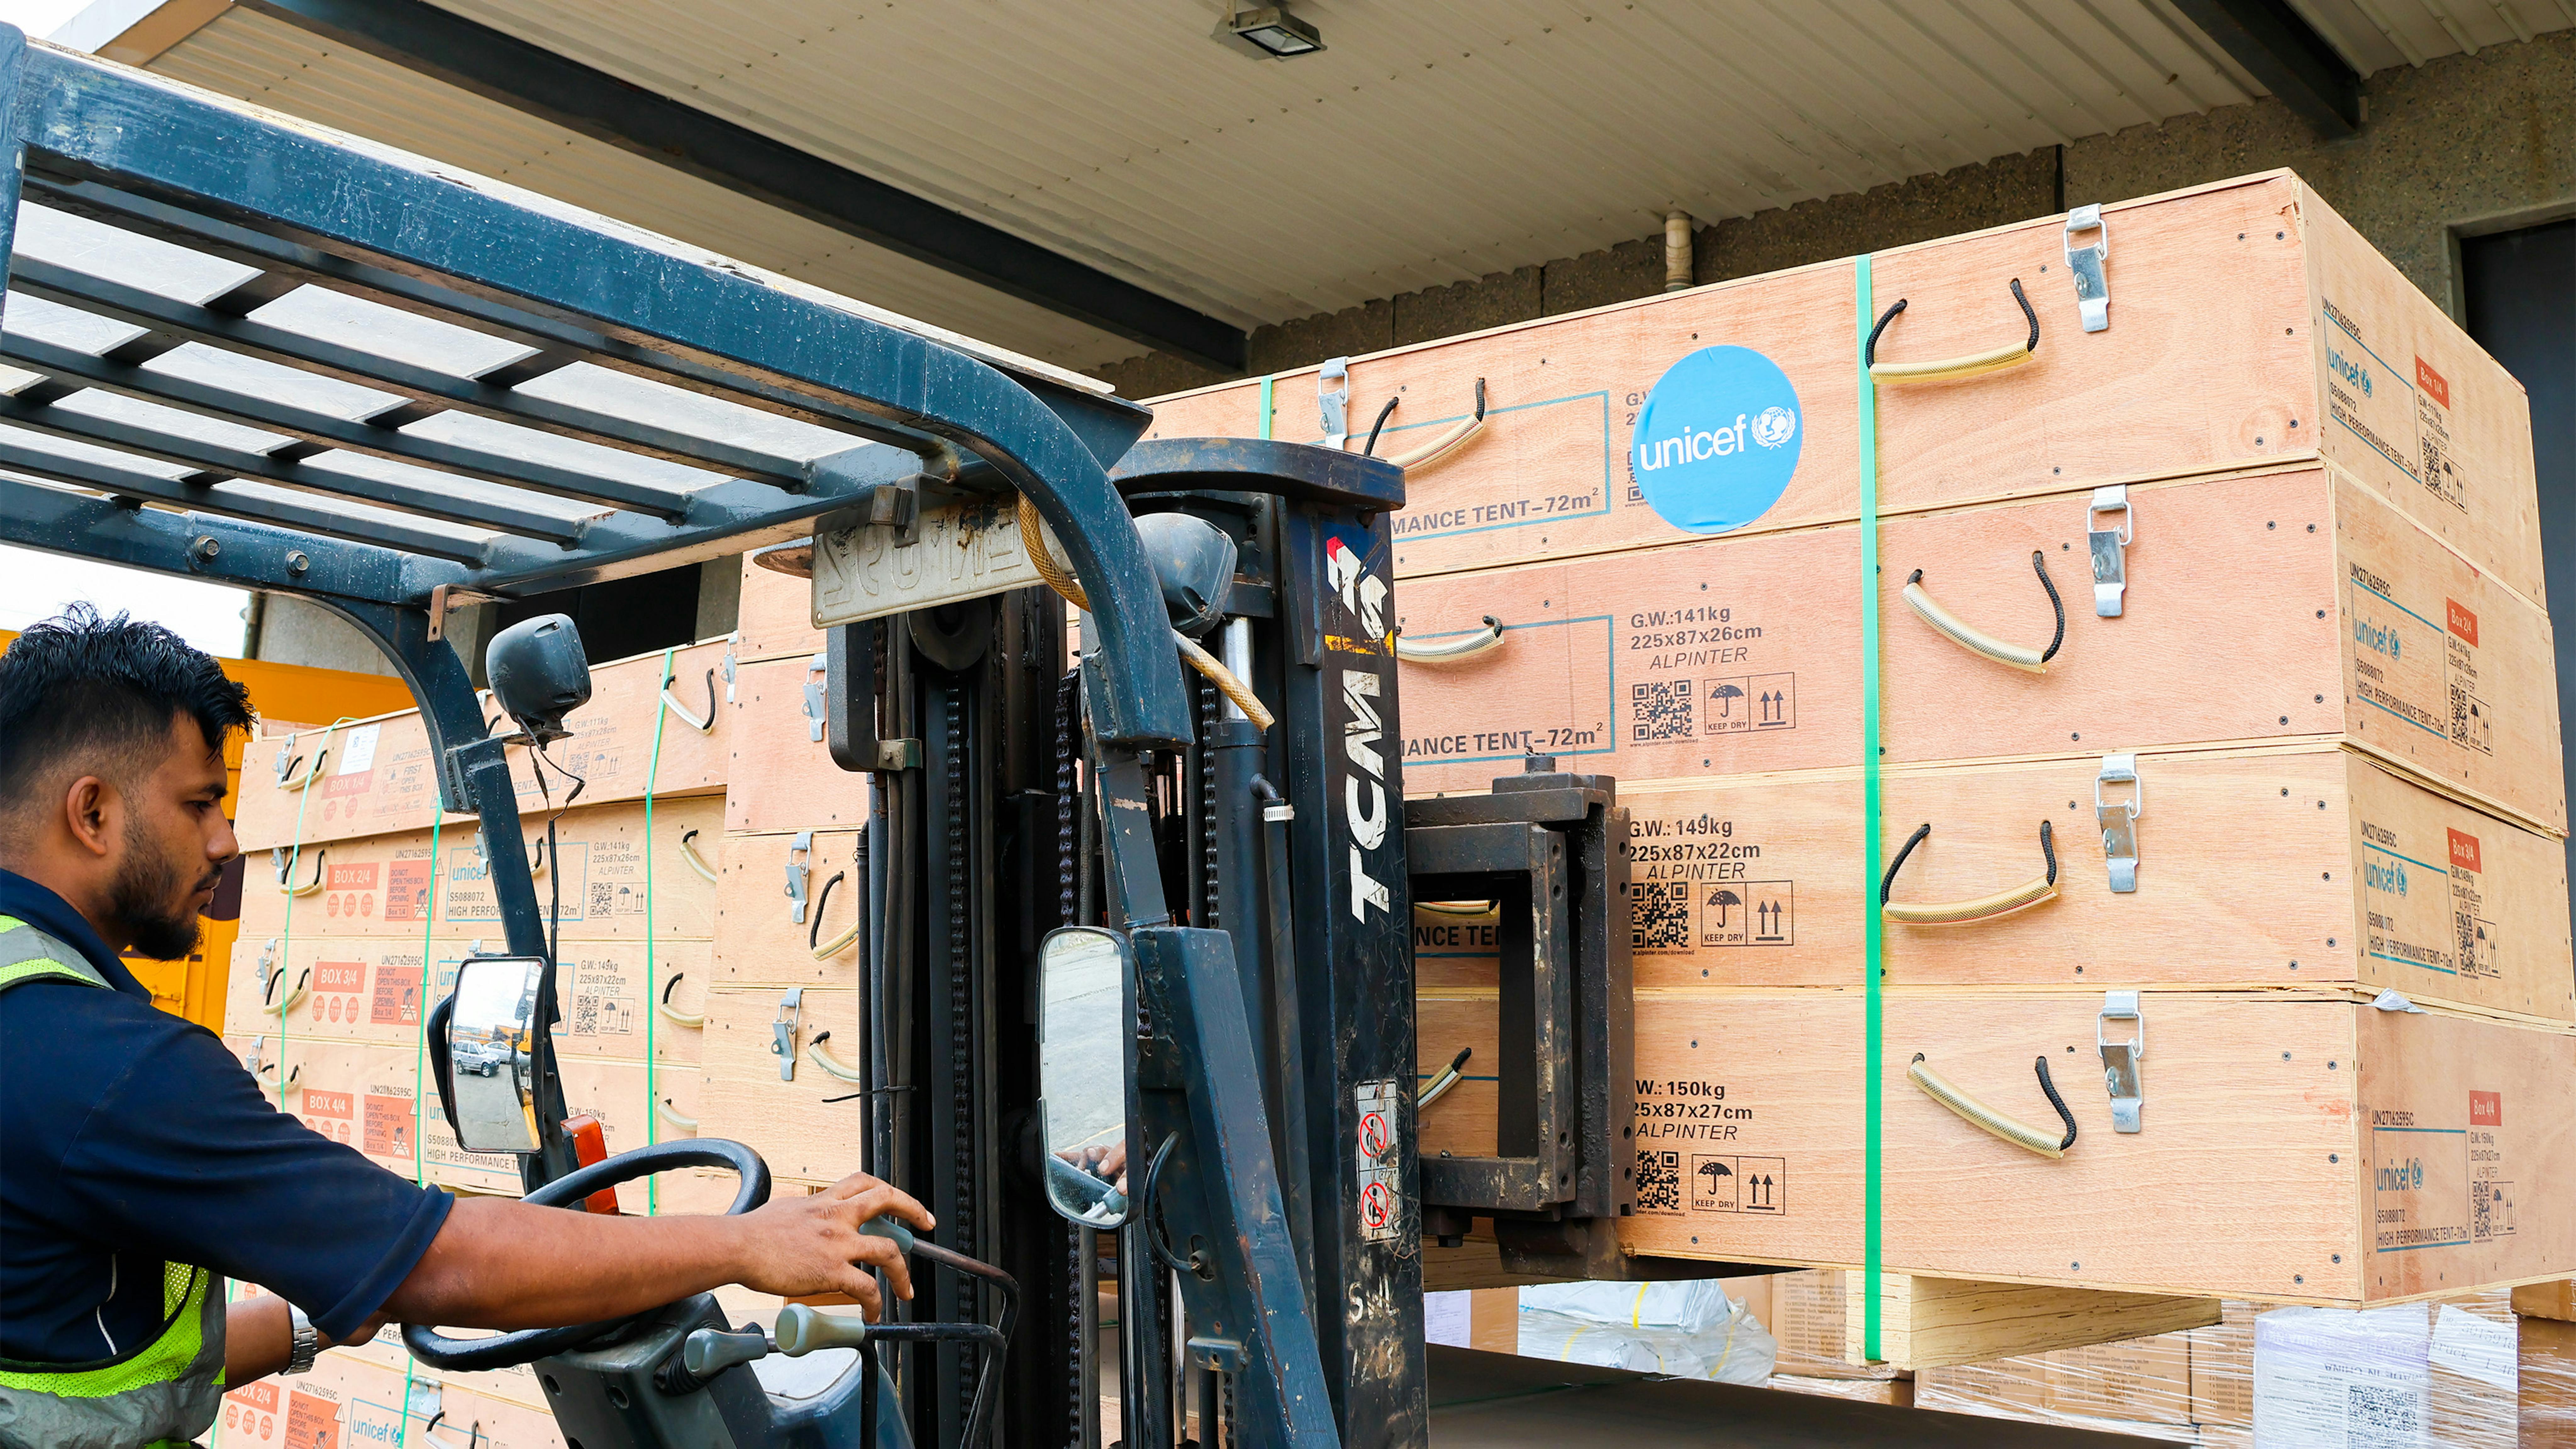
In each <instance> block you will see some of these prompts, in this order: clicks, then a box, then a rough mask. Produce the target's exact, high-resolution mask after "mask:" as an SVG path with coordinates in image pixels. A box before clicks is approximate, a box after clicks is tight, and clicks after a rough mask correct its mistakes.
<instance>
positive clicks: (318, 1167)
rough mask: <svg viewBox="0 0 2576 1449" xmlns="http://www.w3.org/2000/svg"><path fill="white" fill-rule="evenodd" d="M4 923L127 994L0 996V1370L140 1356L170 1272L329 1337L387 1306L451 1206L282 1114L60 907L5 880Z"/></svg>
mask: <svg viewBox="0 0 2576 1449" xmlns="http://www.w3.org/2000/svg"><path fill="white" fill-rule="evenodd" d="M0 915H9V916H15V917H17V918H18V919H20V920H22V921H25V922H26V923H28V924H29V925H31V926H34V927H36V928H37V929H38V930H40V931H43V932H45V933H47V934H48V935H51V936H54V937H56V938H58V939H60V940H62V941H63V942H65V943H67V944H69V945H71V946H73V947H75V948H77V949H78V950H79V951H80V952H81V954H82V955H84V956H86V957H88V958H89V964H90V965H92V966H94V967H96V968H97V969H98V971H99V974H100V975H102V976H104V977H106V978H107V980H108V983H109V984H110V985H112V986H114V987H115V988H116V989H115V990H113V991H101V990H99V989H98V988H97V987H95V986H88V985H83V984H80V983H76V982H52V981H33V982H28V983H26V984H24V985H20V986H16V987H13V988H11V989H9V990H7V991H0V1358H6V1359H14V1360H18V1361H20V1362H30V1361H32V1362H37V1363H57V1364H70V1363H88V1362H94V1361H96V1360H99V1359H103V1358H109V1357H113V1356H121V1355H124V1354H128V1353H131V1352H133V1351H134V1350H135V1349H136V1348H138V1347H140V1346H141V1345H142V1344H144V1343H146V1342H149V1341H150V1340H151V1338H152V1337H153V1335H154V1334H156V1333H157V1332H159V1330H160V1326H161V1264H162V1263H163V1262H165V1261H167V1262H175V1263H190V1264H196V1265H199V1266H202V1267H207V1268H212V1269H214V1270H215V1271H217V1272H219V1273H223V1274H225V1275H227V1276H229V1277H232V1278H236V1279H240V1280H242V1281H245V1282H250V1283H257V1284H259V1285H260V1286H262V1287H264V1288H267V1289H269V1290H270V1291H272V1292H274V1293H276V1294H278V1295H279V1296H281V1297H283V1298H285V1299H286V1300H287V1301H288V1302H290V1303H293V1304H294V1305H296V1306H297V1307H299V1308H301V1309H303V1310H304V1312H305V1313H306V1315H307V1316H309V1317H310V1318H312V1320H313V1323H314V1326H315V1327H317V1328H319V1329H320V1330H321V1331H322V1332H323V1334H324V1335H325V1336H327V1337H331V1338H341V1337H345V1336H347V1335H348V1334H349V1333H351V1332H353V1331H355V1330H356V1329H357V1327H358V1326H359V1325H360V1324H361V1323H363V1322H365V1321H366V1319H367V1318H368V1317H370V1316H371V1315H373V1314H374V1313H375V1311H376V1310H377V1309H378V1308H380V1307H382V1306H383V1304H384V1301H385V1299H386V1297H387V1296H388V1295H390V1294H391V1293H392V1292H393V1291H394V1289H395V1288H396V1287H397V1286H399V1285H400V1284H401V1283H402V1280H403V1279H404V1278H406V1277H408V1276H409V1275H410V1273H411V1270H412V1266H413V1265H414V1264H416V1263H418V1262H419V1261H420V1256H421V1254H422V1253H424V1252H426V1251H427V1250H428V1248H429V1243H430V1239H432V1238H434V1237H436V1236H437V1235H438V1229H439V1225H440V1224H442V1223H444V1222H446V1221H447V1210H448V1208H449V1206H450V1205H451V1204H452V1202H453V1201H454V1200H453V1199H452V1198H450V1197H449V1196H448V1195H447V1194H446V1193H445V1192H442V1191H440V1190H438V1189H436V1188H422V1187H417V1186H415V1185H413V1184H412V1182H411V1181H410V1180H408V1179H406V1178H403V1177H400V1176H397V1175H395V1174H394V1173H391V1172H387V1171H386V1170H385V1169H383V1168H381V1167H378V1166H376V1165H375V1164H374V1163H372V1162H369V1161H368V1160H367V1159H366V1158H365V1157H363V1156H361V1155H359V1153H358V1152H357V1150H356V1149H355V1148H351V1147H346V1146H343V1145H341V1144H339V1143H336V1142H333V1141H331V1140H330V1139H329V1138H326V1137H323V1136H322V1135H320V1134H319V1133H316V1132H314V1131H313V1130H312V1129H310V1128H308V1127H306V1126H305V1125H304V1124H303V1123H301V1122H298V1121H296V1120H295V1119H294V1118H293V1117H290V1116H287V1115H286V1114H285V1113H283V1112H280V1111H278V1110H277V1107H276V1106H275V1104H273V1103H272V1102H271V1101H270V1100H269V1099H268V1097H266V1096H265V1095H263V1094H262V1092H261V1091H260V1087H259V1084H258V1082H257V1081H256V1080H254V1079H253V1078H252V1076H251V1074H250V1073H249V1072H248V1071H247V1070H245V1069H244V1068H243V1066H242V1064H241V1063H240V1062H238V1061H235V1060H234V1059H233V1056H232V1054H231V1053H230V1052H229V1051H227V1050H225V1048H224V1044H223V1040H222V1038H220V1037H218V1036H216V1035H215V1034H214V1033H213V1032H210V1031H208V1030H206V1029H205V1028H204V1027H201V1026H198V1025H196V1024H194V1023H192V1022H188V1021H183V1020H181V1019H180V1018H178V1017H175V1016H172V1015H170V1014H169V1013H167V1012H165V1011H161V1010H159V1009H157V1008H155V1007H154V1006H153V1005H152V994H151V993H150V992H149V991H147V990H145V989H144V987H143V985H142V984H141V983H140V982H138V981H136V980H135V979H134V977H133V974H132V973H130V972H128V971H127V970H126V969H125V966H124V964H123V963H122V962H120V961H119V960H118V959H117V957H116V954H115V953H114V952H112V951H110V950H108V949H107V945H106V943H105V942H103V941H101V940H100V939H99V937H98V933H97V932H95V931H93V930H91V929H90V926H89V922H87V921H86V920H84V919H82V917H81V915H80V913H79V912H77V911H75V910H73V909H72V908H71V907H70V906H69V905H68V904H66V903H65V902H64V900H63V898H62V897H60V896H58V895H55V894H54V893H53V892H52V891H49V890H47V889H45V888H44V887H43V886H40V885H37V884H36V883H35V882H33V881H30V880H28V879H26V878H25V877H23V876H18V875H12V874H10V873H9V872H8V871H5V870H0Z"/></svg>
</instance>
